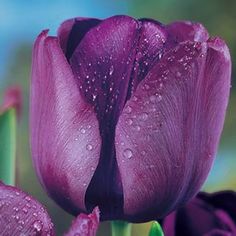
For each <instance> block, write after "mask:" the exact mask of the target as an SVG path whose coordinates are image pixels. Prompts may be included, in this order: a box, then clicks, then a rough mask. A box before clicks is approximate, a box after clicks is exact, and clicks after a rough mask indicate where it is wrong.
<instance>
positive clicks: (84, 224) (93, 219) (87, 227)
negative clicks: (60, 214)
mask: <svg viewBox="0 0 236 236" xmlns="http://www.w3.org/2000/svg"><path fill="white" fill-rule="evenodd" d="M98 226H99V209H98V207H96V208H94V210H93V212H92V213H91V214H89V215H86V214H83V213H82V214H80V215H79V216H78V217H77V218H76V219H75V220H74V221H73V223H72V226H71V227H70V230H69V232H68V233H67V234H65V236H75V235H80V236H95V235H96V232H97V229H98Z"/></svg>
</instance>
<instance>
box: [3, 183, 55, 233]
mask: <svg viewBox="0 0 236 236" xmlns="http://www.w3.org/2000/svg"><path fill="white" fill-rule="evenodd" d="M0 229H1V235H38V236H39V235H40V236H54V235H55V233H54V228H53V224H52V222H51V219H50V217H49V215H48V213H47V211H46V210H45V208H44V207H42V205H41V204H40V203H39V202H37V201H36V200H35V199H33V198H32V197H31V196H29V195H28V194H26V193H24V192H22V191H21V190H19V189H17V188H15V187H12V186H7V185H4V184H3V183H0Z"/></svg>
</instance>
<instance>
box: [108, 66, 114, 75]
mask: <svg viewBox="0 0 236 236" xmlns="http://www.w3.org/2000/svg"><path fill="white" fill-rule="evenodd" d="M113 72H114V66H111V67H110V71H109V75H112V74H113Z"/></svg>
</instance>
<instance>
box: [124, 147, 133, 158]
mask: <svg viewBox="0 0 236 236" xmlns="http://www.w3.org/2000/svg"><path fill="white" fill-rule="evenodd" d="M123 155H124V157H126V158H128V159H130V158H131V157H132V156H133V151H132V150H131V149H129V148H127V149H125V150H124V152H123Z"/></svg>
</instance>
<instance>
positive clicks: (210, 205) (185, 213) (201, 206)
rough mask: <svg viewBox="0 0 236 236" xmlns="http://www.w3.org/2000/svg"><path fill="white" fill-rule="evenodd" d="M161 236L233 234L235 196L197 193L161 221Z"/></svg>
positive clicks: (225, 192)
mask: <svg viewBox="0 0 236 236" xmlns="http://www.w3.org/2000/svg"><path fill="white" fill-rule="evenodd" d="M162 226H163V230H164V232H165V236H190V235H191V236H216V235H218V236H221V235H222V236H233V235H236V193H235V192H233V191H222V192H217V193H213V194H208V193H199V194H198V195H197V197H195V198H194V199H193V200H191V201H190V202H189V203H188V204H187V205H186V206H184V207H182V208H179V209H178V210H177V211H175V212H173V213H171V214H170V215H168V216H167V217H166V218H165V219H164V220H163V222H162Z"/></svg>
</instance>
